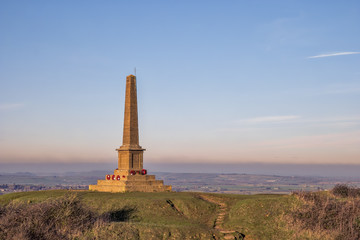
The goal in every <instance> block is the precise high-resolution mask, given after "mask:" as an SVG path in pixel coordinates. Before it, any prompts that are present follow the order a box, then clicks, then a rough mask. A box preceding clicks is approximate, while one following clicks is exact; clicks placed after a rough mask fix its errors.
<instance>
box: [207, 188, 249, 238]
mask: <svg viewBox="0 0 360 240" xmlns="http://www.w3.org/2000/svg"><path fill="white" fill-rule="evenodd" d="M200 197H201V198H202V199H203V200H205V201H207V202H210V203H214V204H216V205H218V206H219V211H218V213H217V216H216V219H215V222H214V226H213V228H214V229H215V230H217V231H219V232H221V233H222V234H224V237H223V239H236V240H240V239H244V237H245V236H242V234H241V233H239V232H237V231H235V230H228V229H224V227H223V224H224V219H225V216H226V215H227V214H229V207H228V205H227V204H226V203H225V201H224V200H223V199H222V198H219V197H215V196H210V195H203V194H202V195H200Z"/></svg>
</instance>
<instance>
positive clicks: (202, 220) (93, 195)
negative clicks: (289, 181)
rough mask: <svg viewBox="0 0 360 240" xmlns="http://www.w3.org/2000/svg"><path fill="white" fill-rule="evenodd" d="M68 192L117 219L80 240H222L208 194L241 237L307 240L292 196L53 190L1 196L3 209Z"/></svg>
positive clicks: (88, 233) (224, 226)
mask: <svg viewBox="0 0 360 240" xmlns="http://www.w3.org/2000/svg"><path fill="white" fill-rule="evenodd" d="M69 193H75V194H77V195H78V197H79V199H80V201H81V202H82V203H83V204H84V206H86V207H87V208H89V209H91V210H92V211H94V212H96V213H97V214H99V215H101V214H106V213H107V214H110V215H111V216H112V217H111V219H112V221H111V222H110V223H107V224H103V225H101V226H98V227H96V228H93V229H92V230H89V231H87V232H84V233H83V236H82V237H81V238H80V239H105V238H108V237H111V238H113V239H214V238H215V239H221V237H222V234H221V233H219V232H218V231H216V230H214V229H213V226H214V221H215V219H216V217H217V214H218V211H219V206H218V205H216V204H214V203H211V202H209V201H206V200H204V198H202V197H201V196H204V195H208V196H214V197H216V198H218V199H221V201H223V202H224V203H226V204H227V206H228V209H229V210H228V212H227V214H226V215H225V218H224V221H223V223H222V224H223V228H225V229H228V230H234V231H238V232H241V233H243V234H245V235H246V238H245V239H247V240H248V239H296V238H298V237H299V238H298V239H302V238H301V236H299V233H297V235H296V237H294V236H295V235H294V230H292V229H291V228H289V224H288V223H287V220H286V217H285V216H286V215H287V213H288V212H289V211H290V210H291V209H292V207H293V206H294V205H295V204H296V201H297V199H296V197H294V196H290V195H232V194H205V193H190V192H181V193H177V192H167V193H101V192H90V191H66V190H52V191H38V192H23V193H13V194H6V195H2V196H0V206H1V205H2V206H5V205H8V204H10V203H11V204H16V203H25V204H36V203H39V202H44V201H49V199H54V198H59V197H62V196H64V195H66V194H69ZM305 239H311V238H305Z"/></svg>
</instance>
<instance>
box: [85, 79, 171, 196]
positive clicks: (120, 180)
mask: <svg viewBox="0 0 360 240" xmlns="http://www.w3.org/2000/svg"><path fill="white" fill-rule="evenodd" d="M116 150H117V151H118V168H117V169H116V170H115V171H114V174H111V175H110V176H111V177H110V179H107V178H106V176H105V180H98V182H97V185H89V190H93V191H101V192H135V191H136V192H164V191H171V186H166V185H164V183H163V181H162V180H155V176H154V175H146V174H145V175H143V174H142V170H143V153H144V151H145V149H143V148H142V147H141V146H140V145H139V127H138V111H137V93H136V77H135V76H134V75H129V76H127V77H126V94H125V113H124V131H123V145H122V146H121V147H119V148H118V149H116ZM134 171H135V175H133V174H134ZM113 176H115V179H112V178H113Z"/></svg>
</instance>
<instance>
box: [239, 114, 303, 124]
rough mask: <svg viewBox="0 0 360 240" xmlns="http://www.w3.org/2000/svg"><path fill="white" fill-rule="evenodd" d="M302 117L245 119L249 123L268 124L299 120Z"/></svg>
mask: <svg viewBox="0 0 360 240" xmlns="http://www.w3.org/2000/svg"><path fill="white" fill-rule="evenodd" d="M298 118H300V116H296V115H287V116H267V117H257V118H249V119H244V121H245V122H248V123H266V122H283V121H290V120H294V119H298Z"/></svg>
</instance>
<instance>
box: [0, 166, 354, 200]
mask: <svg viewBox="0 0 360 240" xmlns="http://www.w3.org/2000/svg"><path fill="white" fill-rule="evenodd" d="M106 174H107V172H104V171H94V172H79V173H65V174H62V175H57V176H52V175H36V174H31V173H16V174H6V173H2V174H1V173H0V194H1V192H3V193H8V192H15V191H28V190H42V189H49V188H50V189H61V188H63V189H87V186H88V185H89V184H96V181H97V180H98V179H104V177H105V175H106ZM150 174H155V175H156V178H157V179H161V180H164V182H165V183H166V184H167V185H172V187H173V190H174V191H179V192H208V193H232V194H261V193H265V194H272V193H277V194H289V193H291V192H293V191H298V190H305V191H317V190H327V189H331V188H332V187H333V186H334V185H335V184H337V183H348V184H350V185H353V186H360V179H359V178H345V177H342V178H325V177H301V176H276V175H255V174H215V173H164V172H159V173H150ZM4 184H7V185H16V184H18V185H24V186H39V185H41V186H43V188H32V189H30V188H29V187H27V188H26V187H23V188H19V189H18V190H16V189H14V186H11V187H12V189H10V188H8V189H5V188H4V187H2V186H1V185H4Z"/></svg>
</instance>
